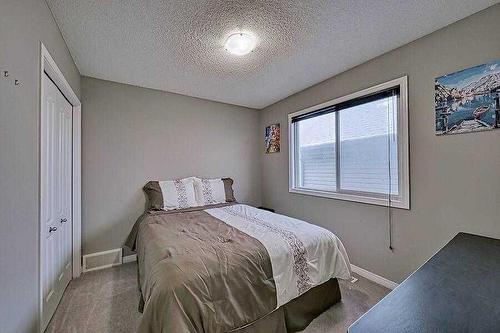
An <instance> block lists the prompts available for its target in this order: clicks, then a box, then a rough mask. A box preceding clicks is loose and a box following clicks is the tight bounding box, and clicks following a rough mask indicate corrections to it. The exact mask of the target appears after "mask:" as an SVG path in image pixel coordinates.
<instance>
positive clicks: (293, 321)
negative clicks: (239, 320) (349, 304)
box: [230, 278, 341, 333]
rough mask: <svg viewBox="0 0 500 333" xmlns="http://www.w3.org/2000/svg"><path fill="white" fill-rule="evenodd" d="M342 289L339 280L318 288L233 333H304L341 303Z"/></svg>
mask: <svg viewBox="0 0 500 333" xmlns="http://www.w3.org/2000/svg"><path fill="white" fill-rule="evenodd" d="M340 300H341V295H340V287H339V282H338V280H337V279H335V278H334V279H330V280H328V281H327V282H325V283H323V284H321V285H319V286H316V287H314V288H312V289H310V290H309V291H307V292H306V293H305V294H303V295H301V296H299V297H297V298H296V299H293V300H291V301H290V302H288V303H287V304H285V305H283V306H281V307H280V308H278V309H276V310H275V311H273V312H271V313H270V314H268V315H266V316H265V317H263V318H260V319H259V320H257V321H255V322H253V323H251V324H248V325H245V326H243V327H240V328H237V329H234V330H232V331H230V332H231V333H232V332H234V333H269V332H273V333H274V332H275V333H291V332H297V331H302V330H303V329H305V328H306V327H307V326H308V325H309V324H310V323H311V322H312V321H313V320H314V318H316V317H317V316H319V315H320V314H322V313H323V312H324V311H326V310H327V309H329V308H330V307H331V306H333V305H334V304H336V303H338V302H340Z"/></svg>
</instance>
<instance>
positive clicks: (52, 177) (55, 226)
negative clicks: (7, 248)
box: [40, 74, 73, 329]
mask: <svg viewBox="0 0 500 333" xmlns="http://www.w3.org/2000/svg"><path fill="white" fill-rule="evenodd" d="M42 103H43V105H42V114H41V119H40V121H41V126H40V128H41V133H40V135H41V151H40V161H41V164H40V172H41V174H40V177H41V179H40V187H41V188H40V192H41V202H40V214H41V221H42V227H41V242H42V244H41V245H42V258H41V261H42V262H41V277H42V288H43V294H42V297H43V299H42V303H43V304H42V309H43V314H42V317H43V318H42V325H43V326H42V329H45V328H46V327H47V324H48V323H49V321H50V319H51V318H52V315H53V314H54V311H55V310H56V308H57V305H58V304H59V301H60V300H61V297H62V294H63V292H64V290H65V289H66V286H67V285H68V283H69V281H70V280H71V275H72V271H71V259H72V237H71V236H72V230H71V229H72V220H71V204H72V197H71V193H72V174H71V172H72V171H71V170H72V165H71V163H72V142H71V140H72V114H73V107H72V105H71V104H70V103H69V102H68V101H67V100H66V98H65V97H64V96H63V94H62V93H61V92H60V91H59V89H58V88H57V87H56V85H55V84H54V83H53V82H52V81H51V80H50V78H49V77H48V76H47V74H44V77H43V79H42Z"/></svg>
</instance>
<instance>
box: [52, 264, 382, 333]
mask: <svg viewBox="0 0 500 333" xmlns="http://www.w3.org/2000/svg"><path fill="white" fill-rule="evenodd" d="M356 277H357V278H359V281H358V282H356V283H354V284H352V283H350V282H347V281H341V283H340V286H341V290H342V302H340V303H338V304H336V305H334V306H333V307H332V308H330V309H329V310H327V311H326V312H324V313H323V314H322V315H320V316H319V317H318V318H316V319H315V320H314V321H313V322H312V323H311V324H310V325H309V326H308V327H307V328H306V329H305V330H304V331H303V333H327V332H328V333H334V332H335V333H336V332H347V328H348V327H349V325H351V324H352V323H353V322H354V321H355V320H356V319H357V318H359V317H360V316H361V315H362V314H363V313H365V312H366V311H367V310H368V309H369V308H370V307H372V306H373V305H374V304H375V303H377V302H378V301H379V300H380V299H382V297H384V296H385V295H386V294H387V293H388V292H389V290H388V289H386V288H384V287H381V286H379V285H377V284H375V283H372V282H370V281H368V280H366V279H364V278H361V277H359V276H356ZM138 301H139V295H138V291H137V266H136V264H135V263H131V264H125V265H122V266H117V267H113V268H109V269H105V270H102V271H96V272H89V273H86V274H83V275H82V276H81V277H80V278H78V279H76V280H73V281H71V283H70V284H69V286H68V288H67V290H66V292H65V294H64V296H63V299H62V300H61V303H60V304H59V307H58V309H57V311H56V313H55V315H54V317H53V318H52V321H51V322H50V324H49V327H48V328H47V331H46V332H47V333H55V332H70V333H118V332H120V333H122V332H123V333H133V332H135V330H136V327H137V325H138V323H139V320H140V318H141V314H140V313H139V312H138V311H137V305H138ZM270 333H271V332H270Z"/></svg>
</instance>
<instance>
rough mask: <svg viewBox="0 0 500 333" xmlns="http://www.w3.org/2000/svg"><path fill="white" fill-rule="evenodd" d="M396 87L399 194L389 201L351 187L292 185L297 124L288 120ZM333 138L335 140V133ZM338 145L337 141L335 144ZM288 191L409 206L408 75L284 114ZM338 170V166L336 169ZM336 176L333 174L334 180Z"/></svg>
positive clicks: (382, 196) (294, 178)
mask: <svg viewBox="0 0 500 333" xmlns="http://www.w3.org/2000/svg"><path fill="white" fill-rule="evenodd" d="M396 87H399V105H398V118H397V119H398V122H397V147H398V181H399V194H398V195H391V196H390V200H389V197H388V196H387V195H384V194H380V195H377V194H376V193H370V192H358V191H351V190H343V191H341V192H337V191H335V192H333V191H322V190H315V189H307V188H301V187H298V186H296V184H295V183H296V177H297V170H296V168H295V160H296V156H298V149H299V147H298V145H296V144H295V137H296V136H297V134H296V133H295V131H296V130H297V126H295V125H294V123H292V118H294V117H297V116H300V115H303V114H306V113H310V112H314V111H317V110H319V109H323V108H326V107H331V106H333V105H336V104H339V103H343V102H346V101H349V100H352V99H356V98H361V97H365V96H368V95H372V94H376V93H379V92H382V91H385V90H388V89H392V88H396ZM336 123H337V125H336V132H338V116H337V117H336ZM336 135H337V140H338V135H339V134H338V133H336ZM338 145H340V143H338ZM288 147H289V159H288V180H289V182H288V191H289V192H290V193H296V194H304V195H310V196H316V197H323V198H331V199H339V200H345V201H353V202H360V203H366V204H372V205H378V206H386V207H388V206H390V207H395V208H401V209H410V172H409V163H410V160H409V130H408V76H403V77H400V78H397V79H394V80H391V81H388V82H384V83H381V84H378V85H375V86H373V87H369V88H367V89H363V90H360V91H357V92H355V93H352V94H348V95H345V96H342V97H338V98H335V99H332V100H330V101H327V102H325V103H321V104H318V105H314V106H311V107H308V108H306V109H303V110H300V111H297V112H294V113H290V114H289V115H288ZM336 154H337V159H336V163H340V160H339V159H338V157H339V156H338V155H339V154H340V152H339V150H338V149H336ZM337 170H339V168H337ZM339 177H340V175H337V180H338V178H339Z"/></svg>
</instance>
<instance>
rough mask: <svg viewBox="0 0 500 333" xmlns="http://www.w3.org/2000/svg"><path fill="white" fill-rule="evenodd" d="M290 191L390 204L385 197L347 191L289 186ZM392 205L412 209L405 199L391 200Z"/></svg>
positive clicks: (375, 203) (315, 195)
mask: <svg viewBox="0 0 500 333" xmlns="http://www.w3.org/2000/svg"><path fill="white" fill-rule="evenodd" d="M288 191H289V192H290V193H295V194H303V195H310V196H314V197H322V198H329V199H337V200H344V201H351V202H359V203H364V204H370V205H377V206H385V207H388V206H389V200H387V199H384V198H377V197H367V196H361V195H355V194H347V193H335V192H328V191H320V190H308V189H302V188H289V189H288ZM390 206H391V207H392V208H401V209H407V210H409V209H410V203H409V202H405V201H404V200H391V203H390Z"/></svg>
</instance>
